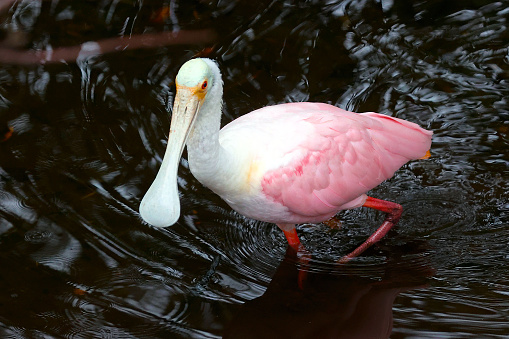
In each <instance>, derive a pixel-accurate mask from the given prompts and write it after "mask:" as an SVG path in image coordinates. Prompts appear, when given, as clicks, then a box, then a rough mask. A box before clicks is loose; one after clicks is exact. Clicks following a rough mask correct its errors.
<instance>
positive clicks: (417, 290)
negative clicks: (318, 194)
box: [0, 0, 509, 338]
mask: <svg viewBox="0 0 509 339" xmlns="http://www.w3.org/2000/svg"><path fill="white" fill-rule="evenodd" d="M0 12H1V13H0V22H1V26H0V27H1V28H0V29H1V32H0V39H1V41H0V62H1V65H0V140H2V142H0V291H1V293H0V324H1V326H0V334H1V336H2V337H21V338H22V337H26V338H62V337H65V338H179V337H196V338H202V337H203V338H216V337H221V336H226V337H230V338H366V337H368V336H371V337H373V338H385V337H389V336H390V337H391V338H438V337H440V338H480V337H482V338H495V337H500V338H502V337H507V335H509V270H508V268H507V265H508V263H509V248H508V242H509V202H508V194H507V190H508V189H509V184H508V179H509V175H508V174H509V168H508V167H509V152H508V144H509V142H508V140H509V136H508V133H509V103H508V98H509V80H508V79H509V30H508V27H507V26H508V25H509V3H508V2H507V1H505V2H502V1H501V2H494V1H481V0H467V1H464V0H462V1H460V0H447V1H445V0H444V1H398V0H392V1H369V0H365V1H362V0H361V1H353V0H352V1H307V2H304V1H297V2H292V1H286V2H283V1H272V2H270V1H242V2H241V1H237V2H235V1H219V2H217V3H216V2H213V1H211V2H208V1H194V2H178V1H165V2H163V1H138V2H137V1H127V0H126V1H118V0H117V1H56V0H55V1H16V2H14V1H5V0H4V1H1V2H0ZM170 31H174V32H176V31H179V32H180V33H179V34H182V35H181V36H179V37H181V38H179V39H180V40H178V39H176V38H175V37H173V38H168V37H167V36H166V37H164V36H162V35H161V33H163V32H170ZM119 37H125V38H126V39H127V38H128V37H131V39H132V40H129V41H128V42H127V43H126V42H125V40H124V42H123V43H120V42H119V40H118V39H119ZM150 37H151V38H150ZM149 38H150V39H149ZM108 39H109V40H108ZM172 39H173V40H172ZM85 42H89V43H88V44H85V45H81V44H83V43H85ZM90 42H96V43H97V44H93V43H90ZM98 46H99V47H100V48H101V50H102V53H94V51H97V50H96V49H94V47H98ZM108 46H109V47H108ZM87 51H88V52H87ZM195 55H204V56H208V57H211V58H213V59H216V60H217V61H218V62H219V64H220V66H221V68H222V70H223V74H224V82H225V105H224V106H225V107H224V108H225V116H224V118H223V121H224V122H225V123H226V122H228V121H231V120H232V119H234V118H236V117H238V116H240V115H242V114H245V113H247V112H249V111H251V110H253V109H255V108H259V107H262V106H265V105H268V104H274V103H282V102H291V101H304V100H309V101H322V102H329V103H332V104H335V105H337V106H339V107H342V108H345V109H349V110H354V111H359V112H360V111H377V112H380V113H384V114H387V115H391V116H397V117H400V118H404V119H407V120H410V121H413V122H416V123H418V124H420V125H421V126H423V127H425V128H428V129H432V130H433V131H434V133H435V135H434V139H433V147H432V150H431V152H432V157H431V159H429V160H427V161H417V162H412V163H410V164H408V165H406V166H404V167H403V168H402V169H401V170H400V171H399V172H397V174H396V175H395V177H394V178H392V179H391V180H389V181H388V182H385V183H383V184H382V185H381V186H379V187H378V188H376V189H375V190H373V191H372V192H371V195H373V196H375V197H378V198H383V199H388V200H392V201H396V202H399V203H401V204H402V205H403V207H404V209H405V210H404V214H403V217H402V219H401V221H400V223H399V224H398V227H397V228H396V229H395V230H394V231H391V233H389V235H388V236H387V237H386V238H385V239H384V240H383V241H382V242H380V243H379V244H378V245H377V246H375V247H373V248H372V249H370V250H369V251H367V252H366V253H365V254H364V255H363V256H362V257H361V258H358V259H357V260H355V261H354V262H352V263H351V264H350V265H348V266H343V267H340V266H337V265H336V264H334V261H335V260H336V259H338V258H340V257H341V255H343V254H345V253H347V252H348V251H349V250H351V249H353V248H355V247H356V246H357V245H358V244H359V243H361V242H362V241H363V240H365V238H366V237H367V236H368V235H369V234H370V233H371V232H373V230H374V229H375V228H376V226H378V225H379V224H380V223H381V221H382V219H383V215H381V214H377V213H375V212H373V211H368V210H365V209H358V210H354V211H347V212H345V213H342V214H341V215H340V218H341V220H342V222H343V227H342V228H341V229H340V230H330V229H328V228H327V227H326V226H324V225H302V226H300V227H299V229H298V231H299V234H300V236H301V238H302V239H303V242H304V243H305V245H306V246H307V247H308V249H309V250H310V251H311V252H313V255H314V257H313V260H312V261H311V262H310V263H309V266H308V267H307V271H308V273H307V277H306V281H305V284H304V286H303V288H299V286H298V285H297V281H298V279H299V278H298V277H299V273H298V272H299V271H298V269H299V268H301V264H299V261H298V260H297V259H296V258H295V256H294V255H293V254H292V253H290V252H289V253H285V251H286V245H285V240H284V237H283V235H282V234H281V232H280V231H279V230H278V229H277V228H276V227H275V226H273V225H266V224H264V223H260V222H256V221H253V220H248V219H245V218H243V217H242V216H239V215H237V214H236V213H234V212H232V211H231V210H230V209H229V208H228V207H227V205H226V204H225V203H223V202H222V201H221V200H220V199H219V198H218V197H217V196H215V195H214V194H213V193H211V192H210V191H208V190H207V189H205V188H203V187H202V186H201V185H200V184H199V183H198V182H197V181H196V180H195V179H194V178H193V177H192V175H191V174H190V172H189V170H188V167H187V162H186V161H185V159H184V160H182V166H181V169H180V177H179V185H180V191H181V201H182V216H181V218H180V221H179V222H178V223H177V224H176V225H175V226H173V227H171V228H167V229H155V228H152V227H149V226H148V225H146V224H144V223H143V222H142V221H141V219H140V216H139V214H138V212H137V210H138V205H139V202H140V200H141V198H142V196H143V194H144V192H145V191H146V190H147V189H148V187H149V185H150V183H151V181H152V179H153V178H154V176H155V174H156V171H157V169H158V167H159V164H160V161H161V157H162V154H163V152H164V148H165V145H166V135H167V132H168V127H169V119H170V116H169V113H168V112H167V109H168V108H169V107H170V106H171V103H172V100H173V93H174V86H173V79H174V77H175V75H176V72H177V70H178V68H179V67H180V65H181V64H182V63H184V62H185V61H186V60H188V59H190V58H192V57H193V56H195ZM11 129H12V135H11V133H10V131H11ZM184 158H185V156H184Z"/></svg>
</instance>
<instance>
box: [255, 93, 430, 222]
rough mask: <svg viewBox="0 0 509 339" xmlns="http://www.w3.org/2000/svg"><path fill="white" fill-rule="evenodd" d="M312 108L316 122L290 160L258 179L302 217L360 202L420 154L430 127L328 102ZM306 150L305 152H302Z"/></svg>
mask: <svg viewBox="0 0 509 339" xmlns="http://www.w3.org/2000/svg"><path fill="white" fill-rule="evenodd" d="M304 104H305V103H297V104H286V105H295V108H297V107H296V106H297V105H300V106H299V109H298V110H301V109H302V107H303V106H305V107H309V108H312V109H313V110H314V112H313V114H312V115H310V116H309V117H308V118H307V119H304V120H305V121H306V122H307V123H309V124H312V125H313V126H314V134H312V135H308V136H307V137H306V139H305V141H304V142H301V144H300V145H299V149H298V150H296V151H298V152H299V153H298V154H299V156H298V157H296V158H295V159H293V160H292V162H291V163H290V164H286V165H285V166H283V167H279V168H276V169H273V170H271V171H269V172H267V173H266V174H265V175H264V176H263V178H262V190H263V192H264V194H265V195H266V196H268V197H269V198H271V199H272V200H274V201H275V202H278V203H281V204H283V205H284V206H286V207H287V208H288V209H289V210H290V212H292V213H293V214H295V215H296V216H302V217H303V219H309V220H310V221H311V219H312V218H320V217H324V216H331V215H333V214H335V213H336V212H337V211H339V210H341V209H348V208H354V207H358V205H362V203H363V201H360V203H359V199H361V200H362V197H363V194H364V193H365V192H367V191H369V190H370V189H372V188H374V187H376V186H377V185H379V184H380V183H381V182H382V181H384V180H386V179H388V178H390V177H392V176H393V174H394V172H395V171H396V170H398V169H399V168H400V167H401V166H402V165H403V164H405V163H406V162H407V161H409V160H412V159H418V158H421V157H424V156H425V154H426V152H427V151H428V150H429V148H430V146H431V135H432V134H433V133H432V132H431V131H427V130H425V129H422V128H421V127H419V126H418V125H416V124H414V123H411V122H408V121H405V120H402V119H397V118H391V117H388V116H385V115H382V114H377V113H361V114H357V113H352V112H348V111H345V110H342V109H339V108H337V107H334V106H330V105H327V104H309V106H307V105H304ZM303 150H304V151H303Z"/></svg>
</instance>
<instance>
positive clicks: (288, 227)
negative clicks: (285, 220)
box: [277, 224, 302, 252]
mask: <svg viewBox="0 0 509 339" xmlns="http://www.w3.org/2000/svg"><path fill="white" fill-rule="evenodd" d="M277 226H278V227H279V228H280V229H281V231H283V233H284V234H285V237H286V240H287V241H288V245H290V247H291V248H293V249H294V250H295V252H298V251H299V247H300V246H302V245H301V243H300V240H299V237H298V236H297V230H296V229H295V225H293V224H278V225H277Z"/></svg>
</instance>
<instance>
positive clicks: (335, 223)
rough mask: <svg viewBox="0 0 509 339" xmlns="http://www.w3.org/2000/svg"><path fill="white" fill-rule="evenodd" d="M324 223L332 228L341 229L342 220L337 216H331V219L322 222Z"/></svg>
mask: <svg viewBox="0 0 509 339" xmlns="http://www.w3.org/2000/svg"><path fill="white" fill-rule="evenodd" d="M322 223H323V224H324V225H327V226H329V227H330V228H331V229H334V230H340V229H341V226H342V224H341V220H339V219H338V218H336V217H335V216H334V217H332V218H330V219H329V220H325V221H324V222H322Z"/></svg>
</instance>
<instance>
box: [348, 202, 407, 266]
mask: <svg viewBox="0 0 509 339" xmlns="http://www.w3.org/2000/svg"><path fill="white" fill-rule="evenodd" d="M362 206H364V207H369V208H373V209H376V210H379V211H382V212H385V213H386V216H385V220H384V222H383V223H382V225H381V226H380V227H379V228H378V229H377V230H376V231H375V232H374V233H373V234H371V236H370V237H369V238H368V239H367V240H366V241H365V242H363V243H362V244H361V245H360V246H359V247H357V248H356V249H355V250H353V251H352V252H351V253H350V254H347V255H345V256H344V257H343V258H341V259H339V260H338V263H339V264H345V263H347V262H348V261H350V260H351V259H352V258H355V257H357V256H359V255H360V254H361V253H362V252H364V251H365V250H366V249H368V248H369V247H370V246H371V245H373V244H374V243H376V242H378V241H380V239H382V238H383V237H384V236H385V235H386V234H387V232H389V231H390V229H391V228H392V226H394V225H395V224H396V223H397V222H398V221H399V218H400V217H401V213H403V207H401V205H399V204H396V203H394V202H391V201H385V200H380V199H375V198H372V197H368V198H367V199H366V202H365V203H364V205H362Z"/></svg>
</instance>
